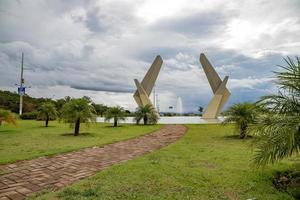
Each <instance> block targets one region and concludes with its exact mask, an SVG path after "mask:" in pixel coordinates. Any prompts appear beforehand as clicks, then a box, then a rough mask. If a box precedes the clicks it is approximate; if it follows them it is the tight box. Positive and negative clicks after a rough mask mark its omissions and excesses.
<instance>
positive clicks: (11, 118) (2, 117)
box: [0, 109, 16, 126]
mask: <svg viewBox="0 0 300 200" xmlns="http://www.w3.org/2000/svg"><path fill="white" fill-rule="evenodd" d="M2 122H6V123H8V124H13V125H16V118H15V115H14V114H13V113H12V112H10V111H9V110H4V109H0V126H1V124H2Z"/></svg>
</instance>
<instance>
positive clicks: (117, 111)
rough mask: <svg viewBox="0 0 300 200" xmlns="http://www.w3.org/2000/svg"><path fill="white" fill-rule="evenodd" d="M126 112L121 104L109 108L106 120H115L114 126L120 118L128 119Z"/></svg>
mask: <svg viewBox="0 0 300 200" xmlns="http://www.w3.org/2000/svg"><path fill="white" fill-rule="evenodd" d="M125 116H126V113H125V111H124V109H123V108H122V107H120V106H116V107H112V108H109V109H108V110H107V111H106V113H105V121H109V120H111V119H113V120H114V127H117V126H118V123H119V121H120V120H125V119H126V117H125Z"/></svg>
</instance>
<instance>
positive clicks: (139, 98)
mask: <svg viewBox="0 0 300 200" xmlns="http://www.w3.org/2000/svg"><path fill="white" fill-rule="evenodd" d="M162 63H163V60H162V58H161V57H160V56H159V55H158V56H156V58H155V60H154V62H153V63H152V65H151V67H150V69H149V70H148V72H147V73H146V75H145V77H144V79H143V80H142V82H139V81H138V80H137V79H134V82H135V85H136V87H137V90H136V91H135V93H134V95H133V97H134V100H135V101H136V103H137V105H138V106H145V105H147V104H151V105H153V104H152V102H151V100H150V98H149V96H150V94H151V91H152V89H153V87H154V84H155V81H156V79H157V76H158V73H159V71H160V68H161V65H162Z"/></svg>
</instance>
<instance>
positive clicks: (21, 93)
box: [18, 52, 25, 115]
mask: <svg viewBox="0 0 300 200" xmlns="http://www.w3.org/2000/svg"><path fill="white" fill-rule="evenodd" d="M23 63H24V53H23V52H22V63H21V78H20V88H19V91H18V92H19V95H20V107H19V115H22V111H23V95H24V93H25V88H23V83H24V78H23V71H24V68H23ZM23 91H24V92H23Z"/></svg>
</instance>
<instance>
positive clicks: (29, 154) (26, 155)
mask: <svg viewBox="0 0 300 200" xmlns="http://www.w3.org/2000/svg"><path fill="white" fill-rule="evenodd" d="M49 124H50V126H49V127H47V128H46V127H44V126H43V125H44V122H42V121H34V120H19V121H18V126H17V127H14V126H11V125H7V124H3V125H1V126H0V164H4V163H9V162H15V161H17V160H24V159H31V158H35V157H39V156H44V155H53V154H57V153H61V152H67V151H72V150H75V149H80V148H85V147H92V146H101V145H104V144H108V143H112V142H116V141H120V140H125V139H129V138H133V137H136V136H139V135H143V134H147V133H150V132H153V131H154V130H157V129H159V128H160V127H161V126H160V125H153V126H152V125H149V126H142V125H140V126H137V125H122V126H121V127H117V128H114V127H111V125H110V124H102V123H96V124H90V125H89V127H87V126H86V125H85V124H81V128H80V135H79V136H76V137H74V136H73V135H72V133H73V129H72V128H70V126H69V125H68V124H64V123H59V122H57V121H51V122H50V123H49Z"/></svg>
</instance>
